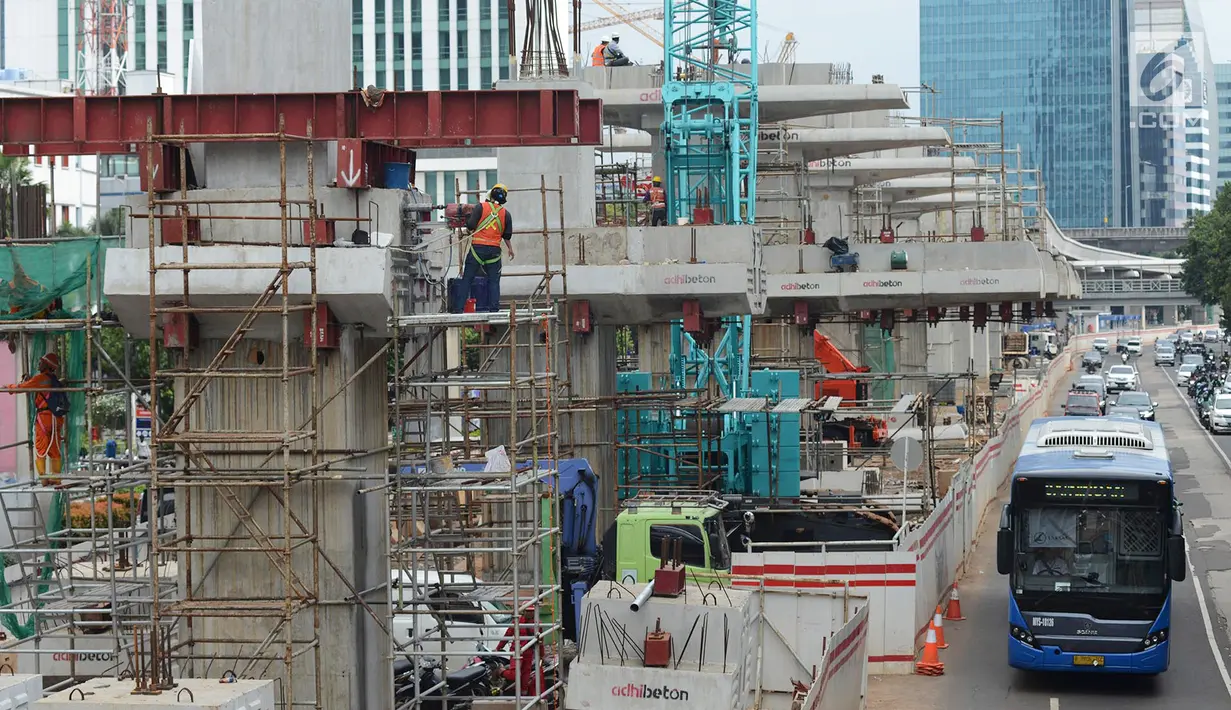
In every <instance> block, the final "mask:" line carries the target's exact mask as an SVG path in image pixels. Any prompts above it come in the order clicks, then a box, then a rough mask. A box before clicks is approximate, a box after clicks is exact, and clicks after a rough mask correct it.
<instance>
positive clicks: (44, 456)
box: [7, 352, 68, 486]
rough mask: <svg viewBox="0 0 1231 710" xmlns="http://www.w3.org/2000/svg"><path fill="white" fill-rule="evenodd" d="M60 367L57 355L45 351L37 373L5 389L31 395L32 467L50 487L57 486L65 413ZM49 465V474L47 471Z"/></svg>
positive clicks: (64, 395) (58, 483) (65, 404)
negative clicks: (32, 403) (30, 393)
mask: <svg viewBox="0 0 1231 710" xmlns="http://www.w3.org/2000/svg"><path fill="white" fill-rule="evenodd" d="M59 370H60V356H59V355H57V354H56V353H54V352H51V353H47V354H46V355H44V356H43V357H41V358H39V361H38V374H37V375H34V376H33V377H29V378H26V379H25V380H24V381H23V382H21V383H20V384H16V385H9V386H8V388H7V389H8V391H9V392H32V393H33V394H34V408H35V415H34V468H35V470H36V471H38V476H39V479H40V480H41V481H42V482H43V483H45V484H46V485H49V486H58V485H60V479H59V475H60V472H61V470H62V463H61V455H62V454H61V449H63V448H64V417H65V415H67V414H68V395H67V394H66V393H65V392H63V391H57V390H60V388H62V387H64V385H63V384H61V383H60V379H59V377H57V375H56V373H57V372H59ZM48 464H50V468H51V474H50V475H48V473H47V468H48Z"/></svg>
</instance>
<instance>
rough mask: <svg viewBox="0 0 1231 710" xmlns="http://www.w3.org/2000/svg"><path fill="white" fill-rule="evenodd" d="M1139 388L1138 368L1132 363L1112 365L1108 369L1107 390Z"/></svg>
mask: <svg viewBox="0 0 1231 710" xmlns="http://www.w3.org/2000/svg"><path fill="white" fill-rule="evenodd" d="M1135 389H1137V368H1135V367H1133V366H1132V365H1112V366H1111V369H1110V370H1108V371H1107V391H1108V392H1115V391H1117V390H1119V391H1124V390H1135Z"/></svg>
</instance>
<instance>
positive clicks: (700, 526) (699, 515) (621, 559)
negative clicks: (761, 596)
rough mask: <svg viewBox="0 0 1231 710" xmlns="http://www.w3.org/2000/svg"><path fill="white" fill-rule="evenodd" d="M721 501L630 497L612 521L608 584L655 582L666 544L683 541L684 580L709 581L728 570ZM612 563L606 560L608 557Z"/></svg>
mask: <svg viewBox="0 0 1231 710" xmlns="http://www.w3.org/2000/svg"><path fill="white" fill-rule="evenodd" d="M724 507H725V505H724V504H723V502H722V501H721V500H719V499H716V498H697V499H695V500H693V499H681V498H679V497H675V496H671V497H664V498H661V499H660V498H656V497H648V498H631V499H629V500H626V501H624V510H623V511H621V512H620V514H619V515H618V516H616V521H615V525H614V526H613V531H614V535H615V540H614V542H615V545H614V546H609V545H604V547H605V548H606V549H608V550H611V549H614V550H615V554H614V555H613V556H612V557H614V559H611V560H610V561H609V562H608V566H609V569H608V570H607V572H608V574H609V576H610V578H611V579H613V580H615V581H618V582H620V583H621V584H641V583H645V582H648V581H650V580H651V579H653V578H654V570H655V569H657V568H658V567H659V562H660V560H659V555H660V554H661V551H662V549H663V542H664V541H666V540H677V539H678V540H681V541H682V545H681V548H682V556H683V559H684V565H685V566H686V567H687V570H688V572H687V574H688V579H689V580H693V579H696V580H697V581H698V582H702V583H705V582H709V581H712V580H713V579H715V578H716V577H717V576H718V573H727V572H730V570H731V547H730V544H729V543H728V541H727V530H726V528H725V526H724V525H723V508H724ZM609 559H610V558H609Z"/></svg>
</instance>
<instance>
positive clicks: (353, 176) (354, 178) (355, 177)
mask: <svg viewBox="0 0 1231 710" xmlns="http://www.w3.org/2000/svg"><path fill="white" fill-rule="evenodd" d="M342 150H345V151H346V152H347V153H349V154H350V159H349V160H348V162H347V169H346V172H344V173H341V174H340V177H341V178H342V182H343V183H344V184H345V185H346V187H355V186H356V185H358V184H359V170H358V169H356V168H355V151H354V149H353V148H350V147H349V146H343V147H342Z"/></svg>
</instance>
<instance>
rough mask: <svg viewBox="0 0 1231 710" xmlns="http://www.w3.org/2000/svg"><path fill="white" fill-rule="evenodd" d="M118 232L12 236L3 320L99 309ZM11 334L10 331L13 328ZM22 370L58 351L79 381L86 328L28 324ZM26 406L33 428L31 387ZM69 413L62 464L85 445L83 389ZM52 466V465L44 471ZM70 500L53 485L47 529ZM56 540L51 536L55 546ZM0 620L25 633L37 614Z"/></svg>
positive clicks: (1, 596)
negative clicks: (24, 240)
mask: <svg viewBox="0 0 1231 710" xmlns="http://www.w3.org/2000/svg"><path fill="white" fill-rule="evenodd" d="M119 243H120V240H119V238H114V237H112V238H102V237H86V238H81V239H61V240H56V241H55V242H53V243H50V244H20V243H15V244H14V243H10V244H8V245H5V246H4V248H3V249H0V321H18V320H64V319H80V318H85V317H87V316H88V315H90V314H91V313H97V312H99V311H101V310H104V308H105V305H104V303H103V299H102V275H103V267H104V258H105V254H106V251H107V249H108V248H109V247H112V246H118V245H119ZM9 337H10V338H12V337H15V336H14V335H10V336H9ZM25 337H26V347H25V352H26V354H27V362H25V363H24V365H25V374H26V375H27V376H29V375H32V374H34V373H36V372H38V361H39V359H40V358H41V357H42V356H43V355H45V354H47V353H49V352H56V353H58V354H59V355H60V363H61V371H60V373H59V377H60V380H61V382H63V383H64V385H65V386H66V387H75V386H76V387H80V386H81V385H82V384H84V382H85V377H86V333H85V331H84V330H60V331H56V330H54V329H52V330H44V331H29V332H27V333H26V334H25ZM27 396H28V397H30V398H31V400H30V402H29V406H27V407H26V411H27V413H28V422H27V426H28V429H27V431H29V432H31V436H32V435H33V431H34V417H35V415H36V411H35V407H34V404H33V397H34V395H33V394H30V395H27ZM68 400H69V413H68V415H67V416H66V417H65V426H64V430H65V432H64V433H65V436H64V442H63V446H64V449H63V451H62V452H61V460H62V462H63V469H64V471H65V472H67V471H69V470H72V468H74V467H75V466H77V464H78V461H79V460H80V457H81V455H82V454H83V453H85V452H84V448H85V443H84V442H85V441H87V439H86V435H87V432H86V431H85V428H86V409H87V402H86V394H85V392H69V393H68ZM48 473H50V471H49V472H48ZM67 504H68V502H67V500H66V497H65V495H64V494H63V493H59V492H57V493H56V494H55V495H54V497H53V500H52V505H51V511H50V514H49V515H48V517H47V536H48V540H49V542H50V540H51V538H52V536H53V535H55V534H56V533H58V532H60V531H61V530H62V529H63V528H64V525H65V522H66V515H67V510H66V506H67ZM58 546H60V543H58V542H57V543H52V544H49V545H48V547H58ZM6 562H7V561H6ZM52 562H53V561H52V555H51V554H50V553H47V554H45V555H43V562H42V564H41V565H40V569H39V571H38V577H39V579H40V580H42V581H43V582H44V584H40V585H39V587H38V594H39V595H40V596H41V595H43V594H45V593H46V592H47V590H48V588H49V587H50V584H49V581H50V579H51V577H52V574H53V572H54V566H53V564H52ZM11 603H12V594H11V591H10V589H9V587H8V583H7V581H6V580H5V579H4V575H3V574H0V605H9V604H11ZM0 625H3V626H4V628H6V629H8V631H9V632H10V633H12V634H13V635H14V636H15V637H17V638H19V639H24V638H29V637H30V636H32V635H33V634H34V631H35V615H34V614H31V615H29V617H28V618H27V620H26V622H25V623H24V624H23V623H20V622H19V621H18V618H17V615H16V614H12V613H5V614H0Z"/></svg>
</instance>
